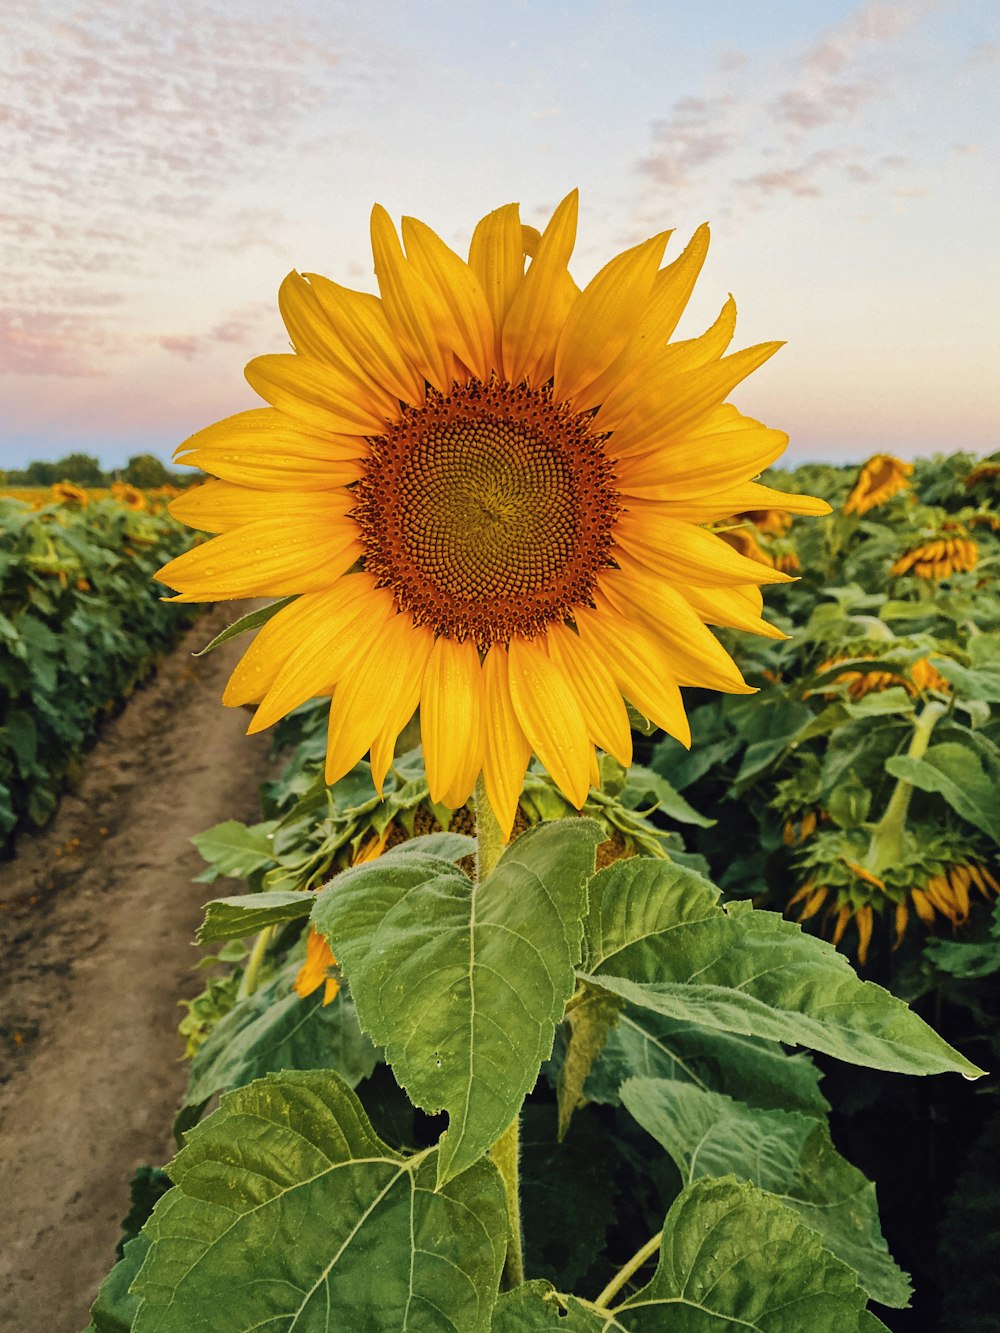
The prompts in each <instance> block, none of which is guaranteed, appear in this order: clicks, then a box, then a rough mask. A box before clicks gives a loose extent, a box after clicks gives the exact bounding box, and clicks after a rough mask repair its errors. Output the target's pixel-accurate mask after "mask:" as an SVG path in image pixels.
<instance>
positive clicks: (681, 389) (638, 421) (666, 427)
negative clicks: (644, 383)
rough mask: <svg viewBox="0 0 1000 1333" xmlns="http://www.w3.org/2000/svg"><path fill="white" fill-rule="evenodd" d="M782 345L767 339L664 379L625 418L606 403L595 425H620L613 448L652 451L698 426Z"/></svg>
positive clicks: (602, 427)
mask: <svg viewBox="0 0 1000 1333" xmlns="http://www.w3.org/2000/svg"><path fill="white" fill-rule="evenodd" d="M781 346H782V344H781V343H761V344H760V345H759V346H757V347H747V348H745V349H744V350H743V351H742V352H734V353H733V354H732V356H727V357H723V359H722V360H721V361H717V362H715V363H714V364H712V365H707V366H701V367H698V368H697V369H694V370H691V371H688V372H686V373H681V374H679V375H677V376H676V377H675V378H673V379H668V380H662V381H658V382H657V383H656V386H655V389H654V390H651V391H650V392H649V394H648V395H647V396H645V397H643V396H641V395H640V397H639V401H638V403H637V405H636V406H635V407H634V408H633V409H632V410H631V411H630V412H629V413H628V415H627V416H626V417H625V419H624V420H623V421H619V420H618V419H617V417H615V418H613V416H612V413H611V411H610V409H609V410H608V411H607V413H606V412H605V408H604V407H602V408H601V409H600V410H599V411H598V413H597V415H596V417H595V418H594V429H595V430H613V431H614V434H613V436H612V438H611V441H610V442H609V447H608V452H609V453H611V454H612V455H613V456H615V457H625V456H627V455H629V454H641V453H648V452H649V451H650V450H651V449H654V448H659V447H662V442H664V441H666V440H672V439H675V438H676V437H678V436H680V435H682V434H684V433H686V432H687V431H689V430H690V429H691V428H692V427H693V426H696V425H697V424H698V423H699V422H700V421H701V420H702V419H703V418H704V417H706V416H707V415H708V413H709V412H711V410H712V409H713V408H714V407H717V406H719V404H720V403H721V402H722V401H723V399H724V398H725V397H726V395H727V394H728V393H730V391H731V390H732V389H734V388H735V387H736V385H737V384H739V383H740V381H741V380H744V379H746V377H747V376H748V375H750V374H752V372H753V371H755V370H757V369H758V368H759V367H760V366H762V365H763V364H764V362H765V361H767V360H769V358H770V357H772V356H773V355H774V354H775V352H776V351H777V350H778V348H779V347H781ZM612 421H613V422H614V424H612Z"/></svg>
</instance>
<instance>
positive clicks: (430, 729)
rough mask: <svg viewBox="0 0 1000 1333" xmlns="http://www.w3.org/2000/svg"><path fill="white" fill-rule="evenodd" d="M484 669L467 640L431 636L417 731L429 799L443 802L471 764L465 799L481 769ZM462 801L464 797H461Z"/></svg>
mask: <svg viewBox="0 0 1000 1333" xmlns="http://www.w3.org/2000/svg"><path fill="white" fill-rule="evenodd" d="M482 677H483V673H482V669H481V667H480V665H479V654H478V653H477V651H476V648H475V645H474V644H473V643H472V641H471V639H468V640H466V642H465V643H458V642H457V641H456V640H454V639H446V638H444V637H442V638H439V639H437V640H436V641H435V643H434V647H433V648H432V649H431V653H430V657H429V658H428V661H427V669H426V670H425V672H424V680H423V685H422V686H421V691H420V735H421V740H422V741H423V747H424V766H425V768H426V771H427V785H428V787H429V788H430V795H431V800H432V801H443V800H444V798H445V796H446V795H447V794H449V793H452V792H453V791H454V789H455V788H456V785H457V784H458V782H459V780H460V779H461V778H462V777H463V775H464V774H467V773H468V772H469V771H470V770H471V769H473V768H474V769H475V772H474V773H473V775H472V780H471V782H470V783H469V788H468V791H467V792H466V795H465V799H466V800H468V797H469V795H470V794H471V792H472V788H473V786H474V785H475V780H476V776H477V774H478V773H479V771H480V769H481V768H482V760H483V748H484V741H485V736H484V730H485V729H484V725H483V723H484V719H483V701H484V700H483V695H484V691H483V678H482ZM462 804H464V802H462Z"/></svg>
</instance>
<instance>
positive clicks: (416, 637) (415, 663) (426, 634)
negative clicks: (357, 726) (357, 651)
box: [371, 624, 434, 797]
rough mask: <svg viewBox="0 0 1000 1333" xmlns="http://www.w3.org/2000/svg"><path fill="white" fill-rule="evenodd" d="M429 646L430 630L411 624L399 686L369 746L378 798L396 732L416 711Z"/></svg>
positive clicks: (398, 672)
mask: <svg viewBox="0 0 1000 1333" xmlns="http://www.w3.org/2000/svg"><path fill="white" fill-rule="evenodd" d="M433 646H434V635H433V633H432V632H431V630H429V629H428V628H427V627H426V625H413V624H411V626H410V633H409V635H408V636H407V640H406V642H405V643H404V645H403V648H402V651H401V654H400V657H399V659H398V667H397V669H396V675H397V677H398V679H399V688H398V689H396V690H395V692H394V699H393V700H392V703H391V707H390V709H389V712H388V715H387V719H386V721H385V723H384V725H383V726H382V727H381V728H380V730H379V732H378V735H377V736H376V737H375V739H374V740H373V741H372V746H371V769H372V781H373V782H374V783H375V790H376V791H377V792H378V794H379V797H381V796H382V788H383V786H384V785H385V778H386V774H387V773H388V772H389V769H390V768H391V767H392V761H393V758H394V757H395V750H396V741H397V740H398V739H399V733H400V732H401V731H402V730H403V728H404V727H405V726H406V725H407V723H408V722H409V721H410V719H411V718H412V717H413V714H414V713H415V712H416V711H417V705H418V704H419V702H420V688H421V686H422V685H423V680H424V671H425V669H426V667H427V659H428V658H429V657H430V655H431V648H432V647H433ZM383 661H393V659H392V658H389V657H385V658H384V659H383ZM373 662H374V665H375V666H376V667H379V666H380V665H381V664H380V663H379V661H378V659H377V658H374V659H373Z"/></svg>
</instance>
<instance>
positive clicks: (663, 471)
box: [615, 404, 788, 508]
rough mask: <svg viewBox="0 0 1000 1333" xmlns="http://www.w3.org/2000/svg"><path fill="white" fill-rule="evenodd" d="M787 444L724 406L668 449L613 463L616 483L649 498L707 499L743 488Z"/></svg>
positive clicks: (778, 434)
mask: <svg viewBox="0 0 1000 1333" xmlns="http://www.w3.org/2000/svg"><path fill="white" fill-rule="evenodd" d="M787 446H788V436H787V435H786V434H785V432H784V431H781V430H769V429H768V428H767V427H766V426H762V425H761V424H760V422H759V421H754V420H752V418H750V417H745V416H743V415H742V414H741V413H740V412H738V411H737V410H736V408H735V407H732V406H730V405H728V404H727V405H726V406H724V407H720V408H716V409H715V411H714V412H712V413H710V414H709V415H708V417H707V418H706V419H705V421H704V422H702V424H701V425H700V426H699V427H697V428H695V429H694V430H692V431H690V432H689V433H686V434H685V435H684V437H683V438H682V439H679V440H675V441H673V442H672V443H671V444H670V446H669V447H668V448H664V449H654V450H652V451H651V452H649V453H645V454H642V455H636V456H634V457H630V458H622V459H619V460H618V461H617V462H616V464H615V476H616V478H617V481H616V485H617V487H618V489H619V490H621V491H622V492H623V493H624V494H626V495H635V496H640V497H646V498H648V499H653V500H689V499H694V498H698V497H700V496H709V497H710V496H714V495H717V494H718V493H719V492H720V491H724V490H729V489H731V488H732V487H734V486H740V485H743V484H745V483H746V480H747V478H748V477H755V476H757V474H758V473H760V472H763V471H764V469H765V468H766V467H770V466H771V464H772V463H774V462H775V461H776V460H777V459H778V458H780V457H781V455H782V454H783V453H784V451H785V449H786V448H787ZM765 507H766V506H761V508H765Z"/></svg>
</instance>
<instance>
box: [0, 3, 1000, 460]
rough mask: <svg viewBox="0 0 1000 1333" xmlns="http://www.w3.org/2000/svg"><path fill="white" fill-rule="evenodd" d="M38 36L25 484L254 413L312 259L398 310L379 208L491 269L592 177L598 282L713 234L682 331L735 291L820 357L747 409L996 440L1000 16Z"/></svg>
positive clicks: (17, 123) (19, 271)
mask: <svg viewBox="0 0 1000 1333" xmlns="http://www.w3.org/2000/svg"><path fill="white" fill-rule="evenodd" d="M6 27H7V29H8V33H7V36H6V39H5V42H4V47H5V49H6V55H4V56H3V57H0V59H2V61H3V63H4V65H5V66H6V68H5V69H4V71H3V73H4V77H3V79H2V81H0V149H2V151H3V156H4V161H5V164H6V173H5V174H7V175H8V177H9V184H8V189H7V195H6V198H5V200H4V202H3V205H2V206H0V232H2V234H3V250H2V257H0V278H2V287H0V292H2V293H3V294H2V296H0V347H2V349H3V351H2V358H0V467H2V466H4V465H7V466H16V465H17V464H18V463H21V462H23V461H25V460H26V459H27V458H30V457H53V456H57V455H59V454H61V453H64V452H66V451H68V450H69V449H71V448H78V447H82V448H85V449H88V450H91V451H93V452H96V453H98V454H99V455H100V456H101V457H102V459H103V460H104V461H105V462H107V463H115V462H118V461H121V460H123V459H124V458H125V457H126V456H127V455H128V454H129V453H134V452H137V451H139V450H145V449H152V450H153V451H155V452H160V453H161V454H163V455H164V456H166V455H168V454H169V452H170V450H171V449H172V448H173V446H174V445H175V444H176V443H178V442H179V441H180V440H181V439H183V438H184V437H185V436H186V435H188V434H189V433H190V432H192V431H193V430H195V429H197V428H198V427H200V426H202V425H204V424H207V423H208V422H210V421H212V420H215V419H217V418H218V417H220V416H223V415H226V414H228V413H229V412H233V411H238V410H240V409H241V408H243V407H246V406H251V405H253V402H254V399H253V396H252V394H251V393H250V390H249V389H248V388H247V386H246V385H245V383H244V381H243V378H242V366H243V364H244V363H245V362H246V361H247V360H249V359H250V358H251V357H252V356H254V355H257V354H259V353H262V352H266V351H273V350H281V349H282V347H283V346H284V345H285V339H284V337H283V333H282V330H281V326H280V323H279V321H278V318H277V312H276V306H275V294H276V291H277V286H278V283H279V282H280V280H281V278H282V277H283V276H284V274H285V273H286V272H287V271H288V270H289V269H291V268H298V269H300V270H306V271H309V270H315V271H319V272H324V273H327V274H329V275H330V276H331V277H333V278H335V279H337V280H339V281H344V282H348V283H350V284H353V285H356V286H358V287H364V288H369V289H371V288H372V286H373V277H372V271H371V270H372V265H371V258H370V253H369V251H368V239H367V238H368V214H369V210H370V207H371V204H372V202H373V201H374V200H376V199H377V200H379V201H380V202H382V203H383V204H385V205H386V207H388V208H389V210H390V211H391V212H392V213H393V214H395V215H397V216H398V215H399V214H400V213H403V212H406V213H412V214H415V215H416V216H418V217H421V218H423V219H424V220H425V221H427V222H428V223H430V225H432V226H433V227H435V229H436V230H438V231H439V232H440V233H441V234H442V235H443V236H444V237H445V238H446V239H447V240H448V241H449V242H451V243H453V244H455V245H456V246H457V247H460V248H464V246H465V245H466V244H467V241H468V237H469V234H470V232H471V229H472V227H473V225H474V223H475V221H476V219H477V218H479V217H480V216H481V215H482V214H483V213H485V212H486V211H488V210H489V209H490V208H493V207H495V206H497V205H498V204H500V203H503V202H507V201H508V200H511V199H516V200H519V201H520V202H521V204H522V210H523V214H524V216H525V218H526V219H527V220H529V221H535V222H540V221H543V220H544V219H545V217H546V214H547V212H548V210H550V209H551V208H552V207H553V205H554V204H555V203H556V202H557V201H558V199H559V198H560V197H561V196H562V195H563V194H565V193H566V191H567V190H568V189H570V188H571V187H572V186H574V185H579V187H580V189H581V194H582V217H581V229H580V241H579V244H578V248H577V257H576V261H575V265H574V272H575V276H576V277H577V278H578V280H585V279H586V278H587V277H588V276H589V275H590V274H591V273H592V272H593V271H594V270H595V269H596V268H597V267H599V266H600V264H601V263H602V262H604V260H605V259H606V258H608V257H610V255H611V254H612V253H613V252H615V251H616V250H618V249H621V248H622V247H623V246H624V245H626V244H630V243H633V242H634V241H636V240H639V239H641V238H642V237H643V236H645V235H648V234H650V233H651V232H653V231H659V230H661V229H662V228H664V227H671V226H672V227H675V228H676V229H677V234H676V237H675V238H674V240H673V242H672V245H671V249H675V248H679V246H680V244H681V243H682V242H683V241H684V240H685V239H686V238H687V236H688V235H689V234H690V232H691V231H692V230H693V229H694V227H695V226H696V225H697V224H698V223H699V222H701V221H703V220H708V221H709V222H711V224H712V229H713V247H712V252H711V254H710V257H709V261H708V264H707V265H706V268H705V271H704V273H703V275H702V279H701V282H700V284H699V288H698V291H697V292H696V294H695V298H694V300H693V301H692V305H691V309H690V313H689V316H688V317H687V323H686V325H685V326H683V327H682V332H692V331H696V330H697V329H698V327H699V326H704V325H705V324H707V323H708V322H710V321H711V319H712V318H714V316H715V314H716V313H717V311H718V309H719V307H720V306H721V304H722V302H723V301H724V299H725V297H726V294H727V293H728V292H730V291H732V292H733V294H734V295H735V297H736V300H737V304H738V306H739V309H740V322H739V325H738V333H737V338H738V341H739V342H741V343H742V344H748V343H752V342H756V341H759V340H762V339H771V338H784V339H787V340H788V346H787V347H785V348H784V349H783V350H782V352H781V353H780V354H779V356H778V357H776V358H775V359H774V361H773V362H772V363H770V364H769V365H768V366H767V367H766V368H765V369H764V370H763V371H761V372H760V373H759V374H758V375H757V376H755V377H754V379H753V380H751V381H750V382H748V384H747V385H745V386H743V387H742V389H741V391H740V392H739V393H738V395H737V397H736V401H737V402H738V404H739V405H740V406H741V407H742V408H744V410H747V411H750V412H752V413H754V414H755V415H758V416H760V417H762V418H763V419H764V420H766V421H768V423H769V424H773V425H776V426H781V427H783V428H784V429H786V430H788V431H789V433H790V434H791V437H792V444H791V447H790V457H791V458H792V459H795V458H798V459H804V458H827V459H831V460H843V459H853V458H860V457H864V456H866V455H867V454H869V453H871V452H874V451H875V450H878V449H890V450H892V451H895V452H899V453H902V454H904V455H910V456H912V455H913V454H914V453H927V452H932V451H934V450H936V449H943V450H949V449H953V448H970V449H974V450H977V451H981V452H989V451H991V450H992V449H995V448H996V447H997V445H998V441H997V438H996V433H995V431H996V413H995V411H994V408H993V402H992V383H993V381H995V378H996V358H997V351H998V344H1000V317H998V314H997V311H998V308H1000V302H998V301H997V295H998V293H1000V281H998V279H1000V273H998V267H1000V265H998V259H997V250H998V247H997V243H996V239H995V238H996V235H997V231H998V227H1000V207H998V203H1000V200H998V194H1000V187H998V183H997V173H996V170H995V163H996V161H997V158H998V149H1000V130H998V128H997V127H998V125H1000V114H998V113H1000V106H998V98H997V87H998V84H1000V79H998V76H1000V9H998V7H997V6H996V5H995V3H992V2H991V3H986V2H985V0H965V2H961V3H960V2H958V0H950V2H949V0H942V2H940V3H933V2H932V0H926V2H925V0H908V2H907V3H895V2H893V0H868V3H863V4H851V3H834V0H823V2H819V0H812V2H809V0H806V2H802V0H800V2H799V3H791V2H773V3H758V4H756V5H748V4H746V3H744V2H743V0H715V3H713V4H711V5H704V6H692V5H690V4H687V3H672V2H671V3H659V4H655V3H650V2H649V0H644V2H642V3H640V2H638V0H607V3H603V4H597V3H583V4H579V3H578V4H572V5H571V4H561V3H541V2H540V0H522V2H521V3H514V4H509V5H506V6H498V5H495V4H486V3H453V2H452V0H440V2H438V3H434V2H433V0H414V2H413V3H403V0H385V2H383V3H380V4H379V5H378V6H377V7H376V6H366V7H363V8H362V7H359V6H356V5H353V4H339V3H333V4H331V3H314V2H313V0H296V2H295V3H292V4H290V5H287V6H284V7H282V11H281V13H280V14H279V13H278V12H277V9H276V7H274V6H264V5H261V4H249V3H220V2H219V0H173V2H172V3H169V4H162V3H153V2H152V0H136V2H135V3H128V4H126V3H123V2H122V0H110V2H109V3H100V2H99V0H81V2H80V3H66V2H65V0H50V3H48V4H46V5H45V6H39V5H36V4H33V3H29V2H28V0H19V3H15V5H14V8H13V9H12V10H11V11H10V16H9V17H8V18H7V19H6ZM991 164H993V169H992V170H990V167H991ZM669 254H670V252H669V251H668V257H669Z"/></svg>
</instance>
